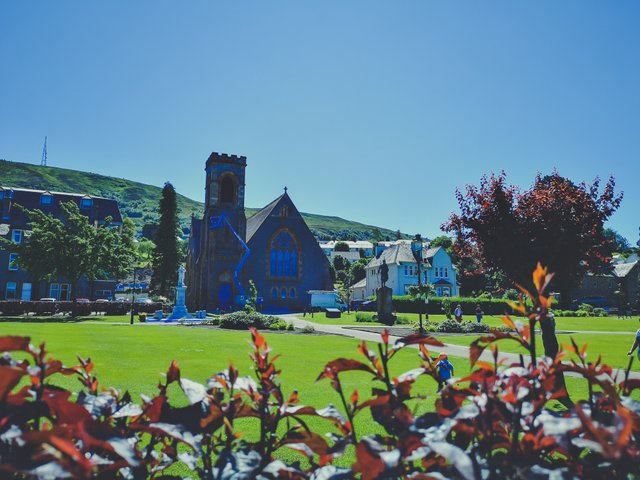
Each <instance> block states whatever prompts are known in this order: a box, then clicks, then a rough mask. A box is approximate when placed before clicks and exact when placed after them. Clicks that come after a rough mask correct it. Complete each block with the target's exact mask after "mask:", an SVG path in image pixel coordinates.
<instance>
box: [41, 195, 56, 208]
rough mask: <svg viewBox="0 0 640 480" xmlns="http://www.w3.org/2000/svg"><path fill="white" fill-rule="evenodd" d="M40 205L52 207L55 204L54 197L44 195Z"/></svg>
mask: <svg viewBox="0 0 640 480" xmlns="http://www.w3.org/2000/svg"><path fill="white" fill-rule="evenodd" d="M40 203H41V204H42V205H51V204H52V203H53V195H51V194H48V193H43V194H42V195H41V196H40Z"/></svg>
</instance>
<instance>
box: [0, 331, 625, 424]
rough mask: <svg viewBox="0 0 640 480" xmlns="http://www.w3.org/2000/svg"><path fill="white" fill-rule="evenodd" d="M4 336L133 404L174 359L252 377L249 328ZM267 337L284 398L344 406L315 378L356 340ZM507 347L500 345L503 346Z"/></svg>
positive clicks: (428, 403) (399, 368) (366, 387)
mask: <svg viewBox="0 0 640 480" xmlns="http://www.w3.org/2000/svg"><path fill="white" fill-rule="evenodd" d="M0 335H23V336H29V337H31V339H32V343H34V344H39V343H41V342H46V345H47V349H48V351H49V352H50V355H52V356H53V357H55V358H59V359H60V360H62V361H63V362H64V363H65V364H67V365H73V364H76V363H77V360H76V355H80V356H82V357H91V359H92V360H93V361H94V363H95V370H96V373H97V375H98V378H99V380H100V383H101V385H102V386H104V387H115V388H117V389H119V390H128V391H129V392H130V393H131V394H132V395H133V397H134V398H135V399H138V398H139V394H141V393H143V394H146V395H153V394H155V393H156V391H157V390H156V385H157V383H158V381H159V380H161V379H162V378H163V377H162V374H163V373H164V372H166V370H167V368H168V367H169V364H170V363H171V361H172V360H176V361H177V362H178V364H179V365H180V368H181V371H182V376H183V377H185V378H189V379H191V380H195V381H198V382H201V383H206V380H207V379H208V378H209V377H210V376H211V375H213V374H215V373H217V372H219V371H221V370H223V369H225V368H227V366H228V365H229V364H230V363H233V364H234V365H235V366H236V367H237V368H238V369H239V370H240V373H241V374H242V375H252V374H253V373H252V371H251V369H250V360H249V357H248V354H249V352H250V350H251V349H250V344H249V340H250V334H249V332H244V331H243V332H233V331H224V330H217V329H207V328H199V327H183V326H162V325H134V326H130V325H126V324H121V325H117V324H87V323H76V324H25V323H0ZM264 336H265V338H266V339H267V342H268V343H269V346H270V347H271V349H272V350H273V352H274V354H275V353H279V354H281V355H282V357H281V358H280V359H279V360H278V361H277V365H278V366H279V368H280V369H281V370H282V377H281V380H282V385H283V390H284V392H285V393H286V394H288V393H290V392H291V391H293V390H294V389H295V390H298V392H299V396H300V401H301V403H302V404H305V405H313V406H315V407H324V406H326V405H327V404H329V403H333V404H336V405H337V404H339V403H340V402H339V398H338V396H337V394H336V393H335V392H334V391H333V390H332V389H331V387H330V385H329V382H327V381H326V380H323V381H321V382H316V378H317V377H318V375H319V374H320V372H322V370H323V368H324V366H325V365H326V363H327V362H329V361H330V360H333V359H336V358H340V357H344V358H361V357H360V354H359V353H358V351H357V346H358V344H359V341H358V340H355V339H351V338H347V337H341V336H331V335H302V334H288V333H269V332H265V333H264ZM453 338H456V340H458V339H459V340H460V342H461V343H462V344H464V343H465V342H467V341H469V342H470V341H471V338H468V337H462V336H461V337H451V336H447V337H442V340H443V341H445V342H450V341H451V340H452V339H453ZM451 343H453V342H451ZM506 343H507V342H501V344H500V345H501V347H502V346H503V345H505V344H506ZM625 351H626V350H625ZM433 353H434V354H435V353H436V352H433ZM450 360H451V362H452V363H453V365H454V367H455V376H456V377H463V376H465V375H467V374H468V373H469V371H470V369H469V361H468V359H467V358H461V357H454V356H450ZM419 364H420V359H419V357H418V351H417V350H416V349H413V348H406V349H404V350H402V351H401V352H399V354H398V355H396V357H395V358H394V359H393V362H392V364H391V373H392V375H399V374H400V373H402V372H405V371H408V370H411V369H413V368H416V367H418V366H419ZM343 381H344V386H345V389H346V390H347V391H349V392H350V391H351V390H352V389H356V388H357V389H358V390H359V392H360V394H361V396H363V397H366V396H368V395H369V394H370V391H371V387H372V386H374V385H373V384H372V383H371V382H370V381H369V377H368V376H367V375H366V374H364V373H360V372H348V373H345V374H344V375H343ZM55 382H56V383H57V384H59V385H61V386H64V387H67V388H73V389H77V387H78V385H79V384H78V382H77V380H75V379H74V378H70V377H62V376H59V377H57V378H56V380H55ZM583 383H584V382H581V381H578V380H577V379H568V386H569V388H570V391H571V393H572V394H574V395H577V396H578V397H582V396H583V395H584V394H585V392H586V386H585V385H583ZM415 393H416V394H420V395H424V396H426V400H422V401H420V402H419V404H416V405H415V407H416V408H417V409H418V412H420V411H431V410H433V408H434V400H435V398H436V383H435V381H434V380H433V379H431V378H426V377H425V378H421V379H419V381H418V382H417V383H416V387H415ZM176 400H178V401H180V400H181V399H180V398H176ZM369 420H370V419H368V417H367V418H363V419H361V421H362V422H363V425H362V426H363V428H365V430H367V429H371V428H373V426H372V422H370V421H369Z"/></svg>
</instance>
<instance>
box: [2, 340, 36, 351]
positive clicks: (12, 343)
mask: <svg viewBox="0 0 640 480" xmlns="http://www.w3.org/2000/svg"><path fill="white" fill-rule="evenodd" d="M30 341H31V338H29V337H12V336H6V337H0V352H11V351H18V350H19V351H22V352H27V351H29V342H30Z"/></svg>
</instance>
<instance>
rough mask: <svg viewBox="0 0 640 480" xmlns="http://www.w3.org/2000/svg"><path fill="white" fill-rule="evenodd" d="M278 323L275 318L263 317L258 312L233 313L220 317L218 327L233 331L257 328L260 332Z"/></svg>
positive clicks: (277, 319)
mask: <svg viewBox="0 0 640 480" xmlns="http://www.w3.org/2000/svg"><path fill="white" fill-rule="evenodd" d="M279 321H280V319H279V318H277V317H272V316H270V315H263V314H262V313H259V312H250V313H249V312H245V311H239V312H233V313H227V314H226V315H222V316H221V317H220V319H219V322H218V325H220V327H221V328H230V329H233V330H249V329H250V328H252V327H253V328H257V329H261V330H266V329H268V328H269V327H270V326H271V325H273V324H276V323H278V322H279Z"/></svg>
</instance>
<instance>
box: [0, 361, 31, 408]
mask: <svg viewBox="0 0 640 480" xmlns="http://www.w3.org/2000/svg"><path fill="white" fill-rule="evenodd" d="M24 375H25V372H24V370H22V369H20V368H16V367H10V366H8V365H3V366H1V367H0V400H2V401H4V399H5V397H6V396H7V394H8V393H9V392H11V390H13V387H15V386H16V385H17V384H18V383H19V382H20V379H21V378H22V377H23V376H24Z"/></svg>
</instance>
